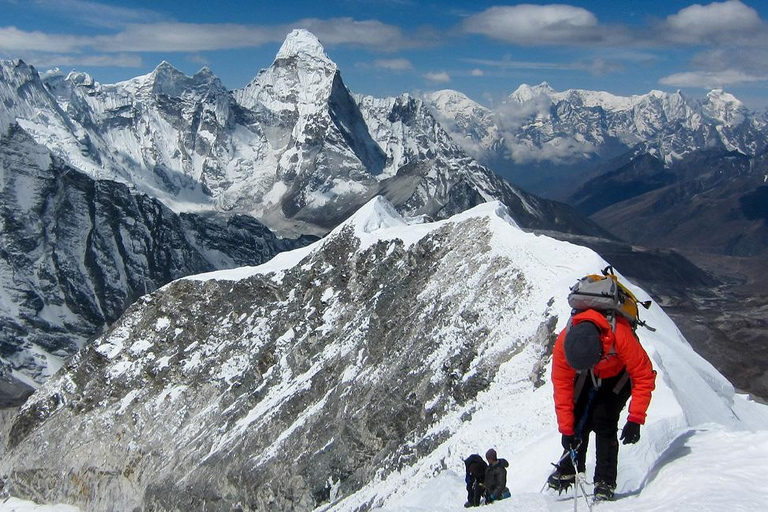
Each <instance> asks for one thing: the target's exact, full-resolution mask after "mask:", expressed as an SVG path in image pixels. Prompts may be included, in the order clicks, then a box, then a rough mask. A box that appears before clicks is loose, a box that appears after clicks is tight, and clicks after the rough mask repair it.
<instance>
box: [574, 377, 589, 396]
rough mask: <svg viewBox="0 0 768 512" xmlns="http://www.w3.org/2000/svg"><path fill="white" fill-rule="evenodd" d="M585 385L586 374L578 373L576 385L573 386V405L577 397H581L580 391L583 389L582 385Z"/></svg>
mask: <svg viewBox="0 0 768 512" xmlns="http://www.w3.org/2000/svg"><path fill="white" fill-rule="evenodd" d="M590 373H591V372H590ZM586 383H587V372H579V376H578V377H576V383H575V384H574V385H573V403H576V402H577V401H578V399H579V396H580V395H581V390H582V389H584V384H586Z"/></svg>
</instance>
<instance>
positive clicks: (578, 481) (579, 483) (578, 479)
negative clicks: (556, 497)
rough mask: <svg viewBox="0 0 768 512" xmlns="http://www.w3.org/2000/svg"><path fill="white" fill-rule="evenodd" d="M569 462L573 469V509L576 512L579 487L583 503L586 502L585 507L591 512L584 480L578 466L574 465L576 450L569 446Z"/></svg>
mask: <svg viewBox="0 0 768 512" xmlns="http://www.w3.org/2000/svg"><path fill="white" fill-rule="evenodd" d="M570 453H571V462H572V463H573V470H574V473H575V475H574V477H573V479H574V481H573V511H574V512H578V508H579V506H578V503H579V489H581V494H583V495H584V503H586V504H587V508H588V509H589V512H592V503H590V502H589V497H588V496H587V489H586V488H585V487H584V480H583V477H582V476H581V473H579V469H578V466H577V465H576V450H574V449H573V448H571V451H570Z"/></svg>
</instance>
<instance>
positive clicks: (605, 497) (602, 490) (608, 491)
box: [595, 481, 616, 501]
mask: <svg viewBox="0 0 768 512" xmlns="http://www.w3.org/2000/svg"><path fill="white" fill-rule="evenodd" d="M615 489H616V486H615V485H611V484H609V483H607V482H599V481H598V482H595V501H611V500H612V499H613V491H614V490H615Z"/></svg>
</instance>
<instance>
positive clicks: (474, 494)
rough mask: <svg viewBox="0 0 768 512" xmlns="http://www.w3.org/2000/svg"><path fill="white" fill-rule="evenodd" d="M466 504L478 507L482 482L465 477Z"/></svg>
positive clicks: (481, 492)
mask: <svg viewBox="0 0 768 512" xmlns="http://www.w3.org/2000/svg"><path fill="white" fill-rule="evenodd" d="M466 482H467V503H468V504H470V505H472V506H475V507H476V506H478V505H480V498H482V497H483V487H482V485H481V484H482V482H481V481H480V480H479V479H477V478H475V477H471V476H467V479H466Z"/></svg>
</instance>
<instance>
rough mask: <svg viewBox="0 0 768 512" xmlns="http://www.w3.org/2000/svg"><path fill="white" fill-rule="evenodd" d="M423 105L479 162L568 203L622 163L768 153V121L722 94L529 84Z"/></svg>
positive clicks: (436, 97) (433, 98)
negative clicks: (499, 96) (504, 92)
mask: <svg viewBox="0 0 768 512" xmlns="http://www.w3.org/2000/svg"><path fill="white" fill-rule="evenodd" d="M425 99H426V101H427V102H428V103H429V105H430V108H431V109H432V111H433V113H434V114H435V116H436V117H437V119H438V120H439V121H440V123H441V124H442V126H443V127H445V129H446V130H448V132H449V133H451V134H452V135H453V136H454V139H455V140H456V141H457V142H458V143H459V144H461V145H462V147H464V148H465V149H466V150H467V152H469V153H470V154H471V155H472V156H474V157H475V158H477V159H478V161H479V162H481V163H484V164H486V165H489V166H490V167H491V168H493V169H494V170H495V171H496V172H498V173H499V174H501V175H502V176H504V177H505V178H507V179H508V180H510V181H511V182H513V183H516V184H518V185H520V186H522V187H523V188H525V189H527V190H529V191H531V192H535V193H539V194H544V195H546V196H549V197H556V198H560V199H566V198H568V197H569V196H570V194H571V192H572V191H573V189H574V188H577V187H578V186H580V185H582V184H583V183H585V182H586V181H587V180H589V179H590V178H593V177H595V176H596V175H598V174H600V173H601V172H604V171H606V170H612V168H611V166H612V162H613V161H614V159H622V158H623V159H624V160H627V159H629V158H632V157H635V156H638V155H640V154H651V155H653V156H655V157H656V158H657V159H658V160H660V161H661V162H663V164H664V165H665V166H667V167H670V166H673V165H674V164H675V163H676V162H679V161H680V160H682V159H684V158H685V156H686V155H688V154H690V153H692V152H695V151H699V150H708V151H722V152H726V151H727V152H736V153H740V154H742V155H745V156H749V157H754V156H756V155H761V154H763V153H764V152H765V151H766V148H767V147H768V128H767V127H766V126H767V125H766V115H765V114H762V115H760V114H756V113H753V112H750V111H749V110H748V109H747V108H746V107H745V106H744V105H743V104H742V103H741V102H740V101H739V100H738V99H736V98H735V97H734V96H733V95H731V94H729V93H727V92H725V91H723V90H721V89H715V90H712V91H710V92H709V94H707V95H706V97H705V98H704V99H703V100H696V99H691V98H687V97H685V96H684V95H683V94H682V93H680V92H676V93H665V92H661V91H651V92H649V93H648V94H643V95H638V96H629V97H623V96H615V95H612V94H609V93H607V92H601V91H587V90H580V89H571V90H567V91H565V92H557V91H555V90H553V89H552V88H551V87H550V86H549V85H548V84H546V83H542V84H540V85H537V86H533V87H531V86H529V85H525V84H524V85H521V86H520V87H519V88H518V89H517V90H516V91H515V92H513V93H512V94H511V95H510V96H509V97H508V98H507V99H506V100H505V101H504V102H502V103H501V104H500V105H498V106H496V107H495V108H493V109H489V108H486V107H483V106H482V105H479V104H478V103H476V102H474V101H473V100H471V99H469V98H468V97H467V96H465V95H464V94H462V93H460V92H457V91H452V90H443V91H438V92H435V93H432V94H429V95H427V96H426V98H425Z"/></svg>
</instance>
